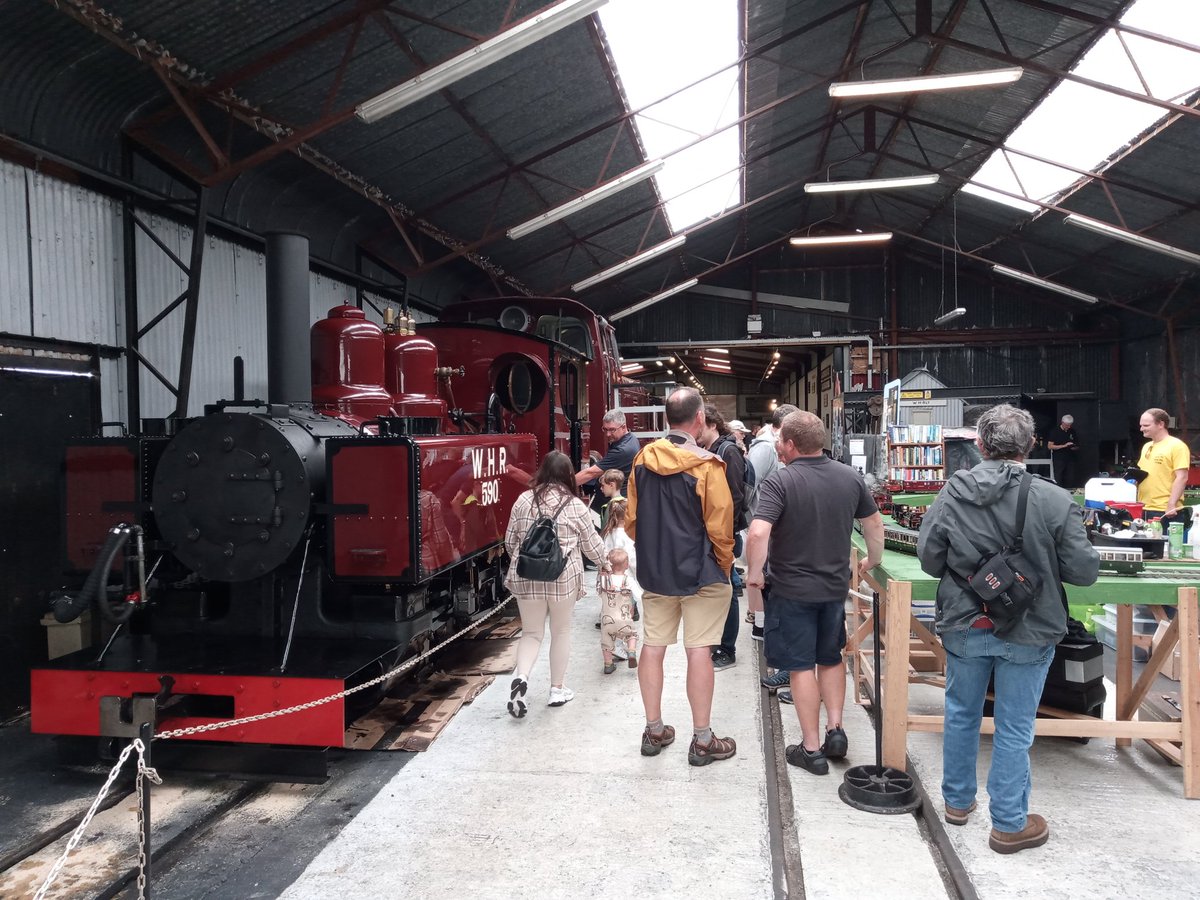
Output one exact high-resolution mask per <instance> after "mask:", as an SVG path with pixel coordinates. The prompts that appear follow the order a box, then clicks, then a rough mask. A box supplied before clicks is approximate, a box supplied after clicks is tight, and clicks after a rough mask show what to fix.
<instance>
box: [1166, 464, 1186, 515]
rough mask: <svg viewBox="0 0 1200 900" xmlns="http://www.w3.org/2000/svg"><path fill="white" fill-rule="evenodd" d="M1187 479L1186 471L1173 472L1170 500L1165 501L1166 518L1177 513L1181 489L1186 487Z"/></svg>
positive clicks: (1181, 497)
mask: <svg viewBox="0 0 1200 900" xmlns="http://www.w3.org/2000/svg"><path fill="white" fill-rule="evenodd" d="M1187 478H1188V470H1187V469H1176V470H1175V481H1174V482H1172V484H1171V499H1170V500H1168V501H1167V508H1166V514H1167V515H1168V516H1173V515H1175V513H1177V512H1179V504H1180V502H1181V501H1182V500H1183V489H1184V488H1185V487H1187Z"/></svg>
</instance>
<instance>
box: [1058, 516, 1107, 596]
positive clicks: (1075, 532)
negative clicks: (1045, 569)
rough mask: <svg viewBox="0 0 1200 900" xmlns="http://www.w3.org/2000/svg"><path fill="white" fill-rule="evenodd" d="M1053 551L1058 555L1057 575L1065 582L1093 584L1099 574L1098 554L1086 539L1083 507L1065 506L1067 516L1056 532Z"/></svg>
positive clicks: (1084, 584)
mask: <svg viewBox="0 0 1200 900" xmlns="http://www.w3.org/2000/svg"><path fill="white" fill-rule="evenodd" d="M1056 543H1057V546H1056V547H1055V552H1056V553H1057V555H1058V577H1059V578H1061V579H1062V580H1063V581H1065V582H1066V583H1067V584H1078V585H1082V586H1084V587H1086V586H1087V585H1089V584H1094V583H1095V581H1096V578H1097V577H1098V576H1099V574H1100V554H1099V553H1097V552H1096V548H1095V547H1093V546H1092V542H1091V541H1089V540H1088V536H1087V529H1086V528H1084V527H1083V509H1082V508H1081V507H1079V506H1078V505H1077V504H1075V503H1072V504H1071V505H1070V506H1068V507H1067V518H1066V522H1065V523H1064V524H1063V528H1062V531H1061V532H1059V534H1058V541H1057V542H1056Z"/></svg>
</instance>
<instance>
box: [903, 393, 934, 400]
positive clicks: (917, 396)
mask: <svg viewBox="0 0 1200 900" xmlns="http://www.w3.org/2000/svg"><path fill="white" fill-rule="evenodd" d="M900 399H901V400H931V399H933V392H932V391H901V392H900Z"/></svg>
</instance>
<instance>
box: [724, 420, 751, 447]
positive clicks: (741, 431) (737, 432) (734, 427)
mask: <svg viewBox="0 0 1200 900" xmlns="http://www.w3.org/2000/svg"><path fill="white" fill-rule="evenodd" d="M729 433H730V434H732V435H733V439H734V440H735V441H737V445H738V448H739V449H740V450H741V451H742V453H745V452H746V435H748V434H749V433H750V429H749V428H747V427H746V425H745V423H743V422H742V420H741V419H734V420H733V421H732V422H730V423H729Z"/></svg>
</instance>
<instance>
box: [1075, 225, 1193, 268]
mask: <svg viewBox="0 0 1200 900" xmlns="http://www.w3.org/2000/svg"><path fill="white" fill-rule="evenodd" d="M1063 221H1065V222H1066V223H1067V224H1068V225H1078V226H1079V227H1080V228H1086V229H1087V230H1088V231H1094V232H1096V234H1102V235H1104V236H1105V237H1110V238H1116V239H1117V240H1118V241H1124V242H1125V243H1127V244H1133V245H1134V246H1135V247H1141V248H1142V249H1143V250H1153V251H1154V252H1155V253H1162V254H1163V255H1164V256H1173V257H1175V258H1176V259H1182V260H1183V261H1184V262H1190V263H1191V264H1192V265H1200V253H1192V252H1191V251H1190V250H1184V249H1183V248H1181V247H1173V246H1171V245H1170V244H1164V243H1163V242H1162V241H1156V240H1154V239H1153V238H1148V237H1146V236H1145V235H1144V234H1138V233H1137V232H1136V231H1126V230H1125V229H1124V228H1118V227H1117V226H1116V225H1109V224H1108V223H1107V222H1101V221H1100V220H1099V219H1089V218H1088V217H1087V216H1080V215H1076V214H1075V213H1072V214H1071V215H1069V216H1067V217H1066V219H1064V220H1063Z"/></svg>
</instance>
